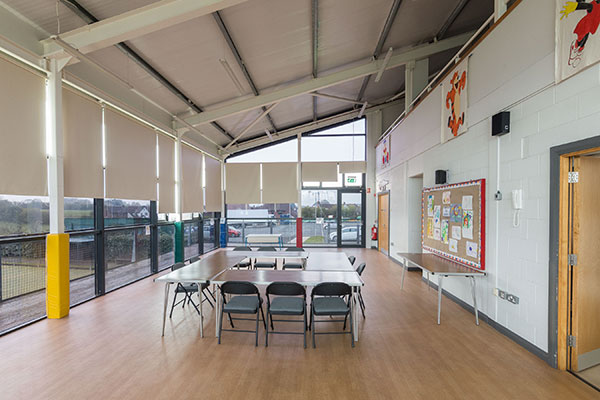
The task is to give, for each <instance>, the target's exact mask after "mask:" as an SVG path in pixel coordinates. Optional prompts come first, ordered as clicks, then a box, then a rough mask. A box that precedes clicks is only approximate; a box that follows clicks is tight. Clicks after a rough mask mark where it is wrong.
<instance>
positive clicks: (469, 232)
mask: <svg viewBox="0 0 600 400" xmlns="http://www.w3.org/2000/svg"><path fill="white" fill-rule="evenodd" d="M462 236H463V238H465V239H473V211H466V210H463V224H462Z"/></svg>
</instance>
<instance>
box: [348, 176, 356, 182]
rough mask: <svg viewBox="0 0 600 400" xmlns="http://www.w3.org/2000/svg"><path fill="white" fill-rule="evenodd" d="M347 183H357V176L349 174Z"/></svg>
mask: <svg viewBox="0 0 600 400" xmlns="http://www.w3.org/2000/svg"><path fill="white" fill-rule="evenodd" d="M346 183H356V177H355V176H347V177H346Z"/></svg>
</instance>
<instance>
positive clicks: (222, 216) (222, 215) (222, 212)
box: [219, 161, 225, 223]
mask: <svg viewBox="0 0 600 400" xmlns="http://www.w3.org/2000/svg"><path fill="white" fill-rule="evenodd" d="M221 218H225V162H224V161H221ZM219 223H220V222H219Z"/></svg>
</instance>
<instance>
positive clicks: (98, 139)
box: [62, 88, 104, 198]
mask: <svg viewBox="0 0 600 400" xmlns="http://www.w3.org/2000/svg"><path fill="white" fill-rule="evenodd" d="M62 96H63V103H62V104H63V135H64V136H63V142H64V143H63V146H64V171H65V172H64V173H65V196H66V197H90V198H102V197H104V182H103V173H102V107H101V106H100V104H98V103H97V102H95V101H93V100H91V99H90V98H89V97H87V96H84V95H82V94H79V93H76V92H74V91H72V90H71V89H67V88H63V91H62Z"/></svg>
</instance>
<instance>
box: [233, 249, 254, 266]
mask: <svg viewBox="0 0 600 400" xmlns="http://www.w3.org/2000/svg"><path fill="white" fill-rule="evenodd" d="M232 251H252V249H251V248H250V247H246V246H238V247H234V248H233V250H232ZM251 265H252V261H251V260H250V258H249V257H248V258H246V259H244V260H242V261H240V262H239V263H238V264H237V265H235V266H234V267H237V269H240V268H250V266H251Z"/></svg>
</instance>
